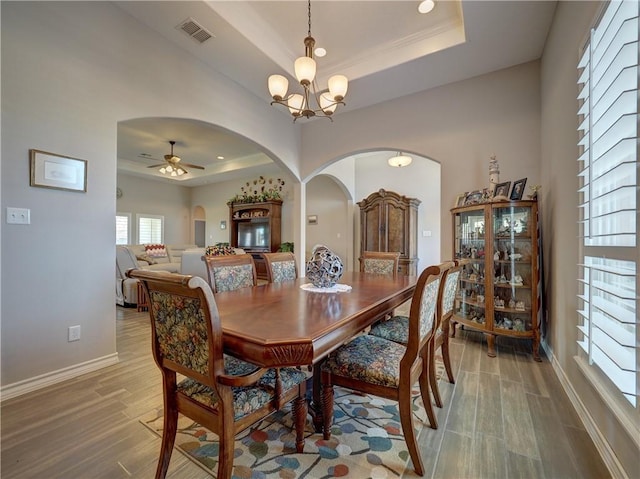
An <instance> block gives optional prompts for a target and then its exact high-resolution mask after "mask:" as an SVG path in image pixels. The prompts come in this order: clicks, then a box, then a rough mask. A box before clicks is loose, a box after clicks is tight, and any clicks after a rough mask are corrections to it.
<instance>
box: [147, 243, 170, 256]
mask: <svg viewBox="0 0 640 479" xmlns="http://www.w3.org/2000/svg"><path fill="white" fill-rule="evenodd" d="M144 251H145V253H147V254H148V255H149V256H151V257H153V258H166V257H167V248H166V247H165V246H164V245H163V244H146V245H144Z"/></svg>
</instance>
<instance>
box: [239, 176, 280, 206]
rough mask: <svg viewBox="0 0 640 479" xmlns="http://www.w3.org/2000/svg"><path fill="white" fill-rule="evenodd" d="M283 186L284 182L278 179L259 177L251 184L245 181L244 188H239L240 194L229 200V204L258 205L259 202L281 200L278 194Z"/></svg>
mask: <svg viewBox="0 0 640 479" xmlns="http://www.w3.org/2000/svg"><path fill="white" fill-rule="evenodd" d="M283 186H284V180H282V179H280V178H277V179H275V180H274V179H273V178H269V179H266V178H265V177H264V176H260V177H259V178H258V179H256V180H253V182H251V181H247V182H246V184H245V185H244V186H242V187H240V191H241V192H242V193H241V194H239V195H235V196H234V197H233V198H231V199H230V200H229V203H260V202H261V201H269V200H281V199H282V195H281V194H280V193H281V192H282V187H283Z"/></svg>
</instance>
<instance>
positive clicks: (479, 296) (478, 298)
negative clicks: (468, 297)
mask: <svg viewBox="0 0 640 479" xmlns="http://www.w3.org/2000/svg"><path fill="white" fill-rule="evenodd" d="M476 301H478V303H479V304H484V294H479V295H478V296H477V297H476Z"/></svg>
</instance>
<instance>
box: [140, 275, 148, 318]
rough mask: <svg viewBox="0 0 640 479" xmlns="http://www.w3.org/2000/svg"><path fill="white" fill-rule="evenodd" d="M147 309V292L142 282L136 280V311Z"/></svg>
mask: <svg viewBox="0 0 640 479" xmlns="http://www.w3.org/2000/svg"><path fill="white" fill-rule="evenodd" d="M141 311H149V302H148V300H147V293H146V291H145V290H144V286H142V283H141V282H140V281H138V312H141Z"/></svg>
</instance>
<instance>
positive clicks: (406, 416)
mask: <svg viewBox="0 0 640 479" xmlns="http://www.w3.org/2000/svg"><path fill="white" fill-rule="evenodd" d="M427 396H428V394H427ZM411 406H412V401H411V388H402V389H401V390H400V393H399V395H398V408H399V409H400V424H402V433H403V434H404V440H405V442H406V443H407V447H408V448H409V456H411V461H412V462H413V468H414V469H415V471H416V474H418V475H419V476H424V465H423V464H422V457H421V456H420V450H419V449H418V441H417V439H416V431H415V429H414V428H413V409H412V407H411Z"/></svg>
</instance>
